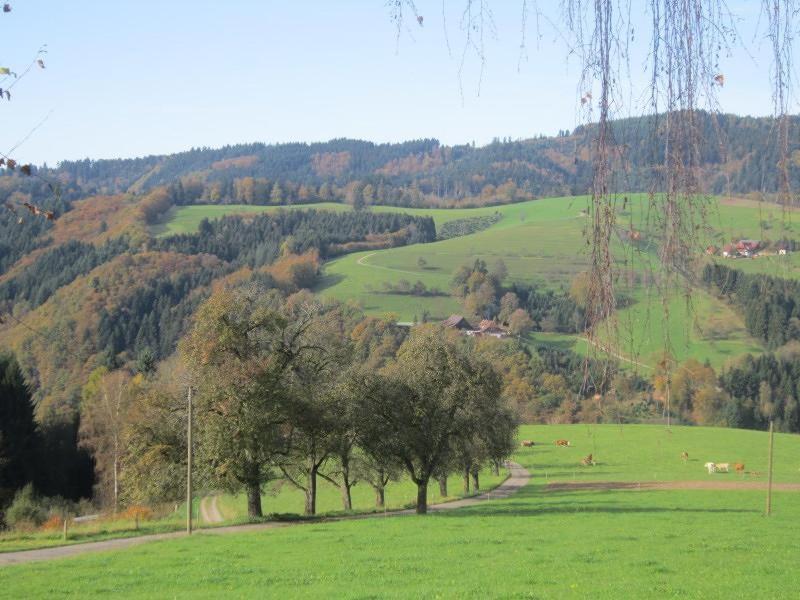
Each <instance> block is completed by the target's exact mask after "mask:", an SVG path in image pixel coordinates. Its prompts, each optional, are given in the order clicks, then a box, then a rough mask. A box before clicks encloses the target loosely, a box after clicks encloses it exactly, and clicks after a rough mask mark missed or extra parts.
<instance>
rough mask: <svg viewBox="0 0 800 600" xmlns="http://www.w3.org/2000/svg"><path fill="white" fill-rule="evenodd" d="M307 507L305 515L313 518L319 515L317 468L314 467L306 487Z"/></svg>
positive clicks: (309, 473) (309, 474)
mask: <svg viewBox="0 0 800 600" xmlns="http://www.w3.org/2000/svg"><path fill="white" fill-rule="evenodd" d="M305 491H306V507H305V514H306V515H307V516H312V515H315V514H317V467H315V466H312V467H311V469H310V470H309V472H308V485H306V490H305Z"/></svg>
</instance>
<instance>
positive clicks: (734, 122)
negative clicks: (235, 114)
mask: <svg viewBox="0 0 800 600" xmlns="http://www.w3.org/2000/svg"><path fill="white" fill-rule="evenodd" d="M699 116H700V123H701V130H702V132H703V133H702V136H701V139H702V146H701V148H700V149H699V150H700V154H701V170H702V172H701V181H703V182H705V183H706V189H705V190H704V191H705V192H707V193H712V194H720V193H737V194H744V193H748V192H753V191H760V192H774V191H775V190H776V185H777V184H776V170H775V169H774V165H775V164H776V163H777V162H778V158H777V157H778V155H777V148H776V144H775V142H774V137H773V136H774V129H773V127H774V122H773V120H772V119H769V118H751V117H738V116H734V115H711V114H708V113H700V115H699ZM662 118H663V117H662ZM660 127H661V122H659V121H658V120H656V119H655V118H653V117H641V118H631V119H624V120H620V121H616V122H615V123H614V125H613V130H614V140H615V143H616V146H617V149H618V150H619V152H620V153H621V155H622V156H624V160H625V168H624V169H623V168H621V167H622V164H620V169H619V171H618V172H619V176H618V178H617V181H616V182H615V186H616V188H617V189H619V190H630V191H644V190H649V189H651V188H652V187H653V185H654V181H655V180H657V178H658V172H659V166H660V165H661V164H662V163H663V146H662V142H661V139H660V136H659V133H658V132H659V128H660ZM791 128H792V129H791V131H790V132H789V139H790V140H797V139H800V138H799V137H798V133H800V118H797V117H794V118H793V119H792V123H791ZM592 135H593V127H592V126H581V127H578V128H577V129H575V130H574V131H572V132H563V133H562V134H561V135H559V136H557V137H551V138H548V137H540V138H535V139H527V140H513V141H512V140H502V141H501V140H496V141H495V142H493V143H491V144H489V145H487V146H483V147H474V146H471V145H462V146H444V145H441V144H440V143H439V142H438V141H437V140H434V139H426V140H417V141H411V142H405V143H400V144H374V143H371V142H364V141H359V140H347V139H339V140H331V141H329V142H320V143H314V144H299V143H298V144H276V145H265V144H240V145H233V146H226V147H223V148H218V149H212V148H198V149H192V150H190V151H187V152H182V153H177V154H173V155H167V156H148V157H144V158H137V159H126V160H88V159H87V160H83V161H65V162H62V163H61V164H60V165H59V167H58V168H57V169H51V170H46V171H42V174H43V175H44V176H46V177H48V178H53V179H57V180H58V181H59V182H60V183H61V184H62V185H65V186H66V185H75V186H78V187H80V189H82V190H84V191H86V192H87V193H96V194H115V193H122V192H130V193H137V194H140V193H144V192H147V191H148V190H152V189H153V188H155V187H157V186H160V185H170V184H176V183H177V182H179V181H180V182H181V189H180V191H179V193H178V196H179V198H178V203H179V204H191V203H196V202H199V203H213V204H217V203H231V202H240V203H246V204H267V203H273V204H275V203H281V204H285V203H307V202H309V201H313V202H319V201H330V200H338V201H341V200H343V199H345V198H348V199H349V200H350V201H352V200H353V198H354V197H355V196H360V197H361V196H363V198H364V201H365V202H366V203H374V204H392V205H405V206H424V205H441V206H453V205H462V206H479V205H482V204H486V203H507V202H513V201H517V200H522V199H532V198H539V197H543V196H564V195H571V194H583V193H585V192H586V190H587V189H588V188H589V183H590V178H591V172H592V168H591V163H590V159H589V154H588V151H587V148H588V147H589V146H588V144H589V142H590V140H591V138H592ZM794 144H795V145H796V142H794ZM790 151H796V148H794V147H793V148H790ZM790 169H791V177H792V181H793V187H794V188H795V189H797V188H798V183H800V165H798V161H797V160H794V161H793V162H792V164H791V165H790ZM656 187H659V186H658V185H656ZM365 188H366V189H365Z"/></svg>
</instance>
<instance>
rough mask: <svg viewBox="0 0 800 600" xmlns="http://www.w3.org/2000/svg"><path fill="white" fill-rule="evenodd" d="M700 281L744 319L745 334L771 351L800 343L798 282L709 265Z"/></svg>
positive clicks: (799, 293) (799, 287) (723, 266)
mask: <svg viewBox="0 0 800 600" xmlns="http://www.w3.org/2000/svg"><path fill="white" fill-rule="evenodd" d="M702 281H703V283H704V284H705V285H707V286H709V287H711V288H712V289H713V290H714V292H716V293H717V294H719V295H720V296H722V297H724V298H725V299H726V300H728V302H730V303H732V304H733V305H734V306H735V307H736V308H737V309H738V310H739V311H740V312H741V313H742V315H743V316H744V322H745V326H746V327H747V331H748V332H749V333H750V335H752V336H753V337H755V338H758V339H760V340H762V341H763V342H764V343H765V344H766V345H767V347H768V348H770V349H774V348H778V347H780V346H782V345H784V344H785V343H786V342H788V341H790V340H796V339H800V282H798V281H796V280H791V279H784V278H781V277H773V276H771V275H764V274H755V273H753V274H751V273H744V272H742V271H739V270H738V269H733V268H731V267H727V266H725V265H718V264H709V265H706V266H705V267H704V269H703V272H702Z"/></svg>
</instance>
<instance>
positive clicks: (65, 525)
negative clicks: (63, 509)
mask: <svg viewBox="0 0 800 600" xmlns="http://www.w3.org/2000/svg"><path fill="white" fill-rule="evenodd" d="M67 520H68V518H67V515H64V541H65V542H66V541H67Z"/></svg>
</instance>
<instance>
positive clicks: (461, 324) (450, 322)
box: [442, 315, 475, 331]
mask: <svg viewBox="0 0 800 600" xmlns="http://www.w3.org/2000/svg"><path fill="white" fill-rule="evenodd" d="M442 325H444V326H445V327H449V328H450V329H461V330H465V331H472V330H474V329H475V328H474V327H473V326H472V325H470V323H469V321H467V320H466V319H465V318H464V317H462V316H461V315H450V316H449V317H447V318H446V319H445V320H444V321H442Z"/></svg>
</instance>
